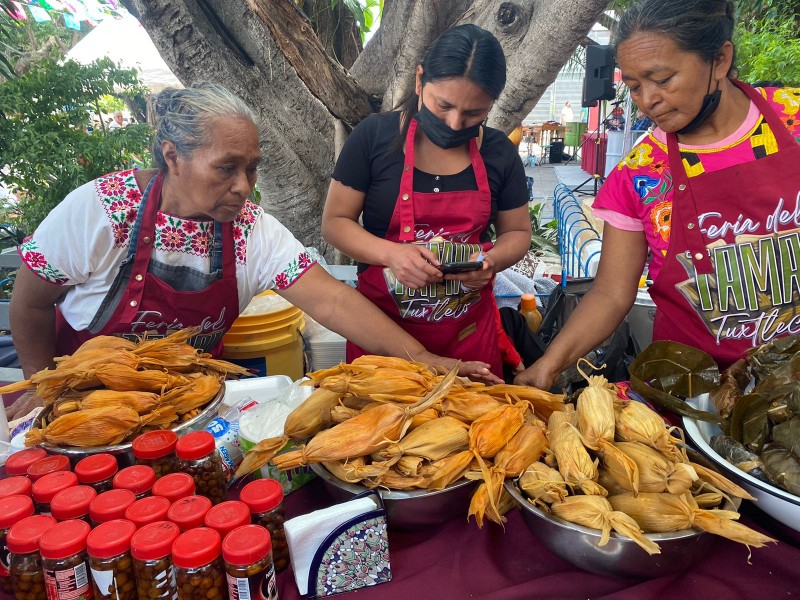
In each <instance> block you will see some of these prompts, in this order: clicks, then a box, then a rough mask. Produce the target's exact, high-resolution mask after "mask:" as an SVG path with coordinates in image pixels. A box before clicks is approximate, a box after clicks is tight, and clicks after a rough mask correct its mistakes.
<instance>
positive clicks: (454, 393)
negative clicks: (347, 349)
mask: <svg viewBox="0 0 800 600" xmlns="http://www.w3.org/2000/svg"><path fill="white" fill-rule="evenodd" d="M309 377H310V379H311V383H312V384H313V385H315V386H316V389H315V390H314V392H313V393H312V394H311V396H309V398H308V399H307V400H305V401H304V402H303V404H301V405H300V406H299V407H298V408H297V409H295V410H294V411H293V412H292V413H291V414H290V415H289V417H288V418H287V420H286V423H285V426H284V435H283V436H280V437H275V438H269V439H266V440H262V441H261V442H259V444H258V445H257V446H256V447H255V448H254V449H253V450H252V451H250V452H249V453H248V454H247V455H246V456H245V459H244V462H243V463H242V465H241V467H240V468H239V470H238V471H237V474H236V475H237V477H242V476H244V475H246V474H248V473H250V472H252V471H254V470H255V469H258V468H260V467H261V466H263V465H265V464H266V463H268V462H269V461H272V462H273V463H274V464H275V465H276V466H278V468H280V469H281V470H290V469H294V468H297V467H299V466H302V465H307V464H310V463H322V465H324V466H325V467H326V468H327V469H328V470H329V471H330V472H331V473H332V474H333V475H335V476H336V477H338V478H339V479H342V480H343V481H347V482H349V483H358V484H361V485H363V486H365V487H367V488H376V487H381V488H389V489H394V490H407V489H428V490H442V489H444V488H445V487H447V486H448V485H450V484H451V483H453V482H455V481H457V480H459V479H462V478H464V477H466V478H468V479H475V480H480V484H479V485H478V487H477V489H476V491H475V493H474V495H473V498H472V501H471V504H470V508H469V516H474V517H475V519H476V521H477V523H478V524H479V525H481V526H482V524H483V521H484V519H489V520H492V521H494V522H497V523H501V524H502V523H503V522H504V521H505V518H504V516H503V515H504V513H505V512H507V511H508V510H509V509H511V508H512V507H513V506H514V501H513V498H512V497H511V496H510V495H509V494H508V493H507V492H506V490H505V487H504V482H505V480H506V479H509V478H515V479H517V484H518V485H519V487H520V489H521V490H522V491H523V492H524V493H525V494H526V495H527V496H528V497H529V498H530V502H532V503H534V504H536V505H538V506H540V507H543V508H545V509H546V510H548V511H552V512H553V513H554V514H556V515H558V516H559V517H561V518H563V519H566V520H569V521H572V522H575V523H580V524H583V525H585V526H587V527H593V528H596V529H599V530H602V531H603V532H604V534H606V535H605V536H604V538H603V540H602V542H601V543H605V541H606V539H607V537H608V535H610V532H611V530H612V529H614V530H615V531H617V532H618V533H621V534H622V535H626V536H628V537H632V538H633V539H635V540H637V541H638V542H639V543H640V544H641V545H642V546H643V547H644V548H645V549H646V550H647V551H648V552H652V553H655V552H658V547H657V546H656V545H655V544H654V543H653V542H652V541H650V540H648V539H647V538H646V537H645V536H644V535H643V532H649V531H672V530H677V529H687V528H691V527H698V528H701V529H705V530H706V531H712V532H713V533H718V534H721V535H725V536H726V537H729V538H731V539H735V540H737V541H741V542H743V543H746V544H749V545H755V546H760V545H763V544H764V543H765V542H766V541H770V539H769V538H767V537H765V536H762V535H760V534H758V533H756V532H755V531H752V530H750V529H748V528H746V527H744V526H743V525H741V524H739V523H735V522H734V521H733V519H735V518H737V517H738V513H736V512H733V511H720V510H708V509H710V508H712V507H716V506H718V505H720V504H721V503H722V501H723V498H724V497H725V496H737V497H741V498H750V496H749V495H748V494H747V492H745V491H744V490H742V489H741V488H739V487H738V486H736V485H735V484H733V483H731V482H730V481H728V480H727V479H725V478H724V477H722V476H721V475H719V474H717V473H716V472H713V471H709V470H707V469H704V468H703V467H701V466H700V465H696V464H693V463H691V462H690V461H689V460H688V459H687V458H686V454H685V451H684V450H683V449H682V447H681V444H680V440H679V439H677V438H674V437H673V436H671V435H670V430H669V429H668V428H667V427H666V426H665V424H664V421H663V420H662V419H661V417H659V416H658V415H657V414H656V413H655V412H653V411H652V410H650V409H649V408H647V407H646V406H645V405H643V404H640V403H636V402H622V401H619V400H618V399H617V395H616V392H615V388H614V386H613V385H612V384H609V383H608V382H607V381H606V380H605V379H604V378H602V377H590V378H588V380H589V383H590V386H589V387H588V388H586V389H585V390H584V391H583V392H582V393H581V395H580V396H579V400H578V403H577V410H576V409H575V408H574V407H573V406H572V405H569V404H565V398H564V396H563V395H558V394H551V393H548V392H544V391H542V390H537V389H535V388H529V387H521V386H513V385H484V384H481V383H476V382H471V381H467V380H464V379H461V378H458V377H456V374H455V370H454V371H451V372H450V373H448V374H446V375H441V374H434V373H432V372H431V371H430V370H429V369H428V368H427V366H426V365H423V364H420V363H413V362H409V361H405V360H402V359H397V358H386V357H379V356H362V357H360V358H358V359H356V360H354V361H353V362H352V363H351V364H340V365H338V366H336V367H333V368H331V369H326V370H324V371H317V372H314V373H310V374H309ZM290 439H291V440H295V441H298V442H300V441H305V444H304V445H303V446H301V447H300V448H299V449H297V450H293V451H289V452H285V453H282V454H277V452H278V451H279V450H280V449H281V448H283V447H284V446H285V445H286V443H287V441H289V440H290ZM276 454H277V455H276ZM657 457H658V458H657ZM601 461H602V464H603V466H602V467H600V468H598V465H599V464H600V463H601ZM612 473H613V476H612V475H611V474H612ZM615 478H617V479H620V480H622V483H619V484H617V483H616V479H615ZM659 482H661V484H662V485H661V487H659V485H658V484H659ZM626 486H627V487H626ZM610 501H613V502H614V503H617V505H616V506H612V505H611V504H609V502H610ZM626 503H627V504H626ZM636 503H642V504H645V503H646V506H643V507H642V508H641V509H640V508H637V505H636ZM659 515H660V517H659ZM653 517H655V523H650V522H649V521H648V519H649V518H653ZM637 519H641V521H642V523H641V524H639V523H638V521H637Z"/></svg>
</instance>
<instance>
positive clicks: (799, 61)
mask: <svg viewBox="0 0 800 600" xmlns="http://www.w3.org/2000/svg"><path fill="white" fill-rule="evenodd" d="M734 42H735V45H736V66H737V68H738V69H739V78H740V79H742V80H743V81H749V82H754V81H759V80H768V81H773V80H779V81H781V82H782V83H783V84H784V85H787V86H800V38H798V36H797V26H796V25H795V24H794V23H793V22H792V21H791V20H785V21H784V20H782V21H757V22H754V23H750V24H749V25H748V27H747V28H741V29H739V30H738V31H737V32H736V36H735V39H734Z"/></svg>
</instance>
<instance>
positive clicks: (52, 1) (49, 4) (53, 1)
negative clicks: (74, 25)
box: [39, 0, 65, 11]
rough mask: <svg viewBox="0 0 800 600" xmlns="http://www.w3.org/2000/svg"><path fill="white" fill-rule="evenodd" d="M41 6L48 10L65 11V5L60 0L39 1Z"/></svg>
mask: <svg viewBox="0 0 800 600" xmlns="http://www.w3.org/2000/svg"><path fill="white" fill-rule="evenodd" d="M39 4H41V5H42V7H43V8H45V9H46V10H58V11H63V10H65V8H64V5H63V4H62V3H61V2H59V1H58V0H39Z"/></svg>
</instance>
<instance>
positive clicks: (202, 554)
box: [172, 527, 222, 569]
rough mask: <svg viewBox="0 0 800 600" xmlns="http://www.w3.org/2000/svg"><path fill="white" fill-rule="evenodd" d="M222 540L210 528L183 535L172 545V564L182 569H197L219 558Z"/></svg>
mask: <svg viewBox="0 0 800 600" xmlns="http://www.w3.org/2000/svg"><path fill="white" fill-rule="evenodd" d="M221 547H222V538H220V536H219V533H217V532H216V531H214V530H213V529H209V528H208V527H199V528H197V529H191V530H189V531H187V532H185V533H182V534H181V535H180V536H179V537H178V539H176V540H175V542H174V543H173V544H172V563H173V564H174V565H175V566H176V567H180V568H181V569H196V568H197V567H202V566H204V565H207V564H209V563H210V562H212V561H213V560H215V559H217V558H218V557H219V553H220V549H221Z"/></svg>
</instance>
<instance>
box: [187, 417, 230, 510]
mask: <svg viewBox="0 0 800 600" xmlns="http://www.w3.org/2000/svg"><path fill="white" fill-rule="evenodd" d="M175 454H176V455H177V456H178V468H179V470H180V471H183V472H184V473H188V474H189V475H191V476H192V477H194V485H195V490H196V491H195V493H197V494H198V495H200V496H205V497H206V498H208V499H209V500H211V503H212V504H219V503H220V502H224V501H225V498H226V496H227V495H228V482H227V480H226V479H225V474H224V473H223V472H222V459H221V458H220V455H219V452H217V446H216V443H215V441H214V436H213V435H211V434H210V433H208V432H207V431H195V432H193V433H187V434H186V435H185V436H183V437H182V438H181V439H179V440H178V443H177V444H176V446H175Z"/></svg>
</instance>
